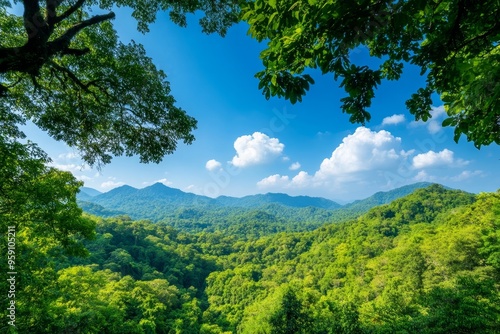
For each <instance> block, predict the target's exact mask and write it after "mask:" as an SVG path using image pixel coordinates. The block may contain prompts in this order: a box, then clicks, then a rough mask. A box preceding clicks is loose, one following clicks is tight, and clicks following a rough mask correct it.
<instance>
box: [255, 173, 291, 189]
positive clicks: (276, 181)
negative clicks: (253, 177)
mask: <svg viewBox="0 0 500 334" xmlns="http://www.w3.org/2000/svg"><path fill="white" fill-rule="evenodd" d="M289 181H290V180H289V178H288V176H286V175H285V176H281V175H279V174H274V175H271V176H268V177H266V178H264V179H262V180H260V181H259V182H257V186H258V187H259V188H277V187H278V188H282V187H287V186H288V184H289Z"/></svg>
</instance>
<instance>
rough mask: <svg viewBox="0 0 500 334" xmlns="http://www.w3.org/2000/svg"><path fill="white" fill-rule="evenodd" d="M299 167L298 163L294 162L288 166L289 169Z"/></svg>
mask: <svg viewBox="0 0 500 334" xmlns="http://www.w3.org/2000/svg"><path fill="white" fill-rule="evenodd" d="M299 168H300V163H298V162H294V163H293V164H291V165H290V167H289V168H288V169H290V170H297V169H299Z"/></svg>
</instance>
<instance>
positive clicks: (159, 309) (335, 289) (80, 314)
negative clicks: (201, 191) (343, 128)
mask: <svg viewBox="0 0 500 334" xmlns="http://www.w3.org/2000/svg"><path fill="white" fill-rule="evenodd" d="M259 214H261V213H256V214H255V215H254V218H255V219H258V215H259ZM248 218H249V220H248V221H247V222H246V223H249V222H250V221H251V219H252V216H249V217H248ZM92 219H94V220H96V221H97V230H96V238H95V239H94V240H91V241H86V242H84V245H85V246H86V248H87V249H88V251H89V256H88V257H67V256H66V257H62V256H60V255H58V253H57V252H47V255H46V256H47V259H46V261H45V264H46V265H45V266H44V267H43V268H40V269H38V271H37V274H38V276H37V277H38V279H37V280H35V281H26V282H23V284H24V286H23V289H22V290H19V295H18V296H17V300H18V305H19V306H18V309H17V312H18V313H17V316H18V317H19V318H23V319H33V320H32V321H26V322H20V323H19V327H18V329H19V330H20V332H19V333H120V334H122V333H168V334H170V333H172V334H173V333H204V334H209V333H210V334H217V333H218V334H221V333H226V334H227V333H263V334H275V333H290V334H291V333H294V334H295V333H299V334H300V333H304V334H306V333H307V334H315V333H318V334H319V333H321V334H323V333H324V334H328V333H353V334H354V333H387V334H392V333H424V334H427V333H429V334H430V333H443V334H445V333H485V334H486V333H499V332H500V306H499V305H500V285H499V282H500V234H499V227H500V226H499V225H500V192H497V193H483V194H479V195H472V194H468V193H465V192H462V191H458V190H449V189H445V188H444V187H442V186H439V185H432V186H430V187H428V188H425V189H419V190H416V191H415V192H414V193H412V194H411V195H408V196H406V197H404V198H400V199H397V200H395V201H393V202H392V203H390V204H388V205H382V206H378V207H375V208H373V209H371V210H370V211H369V212H367V213H366V214H364V215H362V216H360V217H359V218H357V219H353V220H349V221H344V222H341V223H335V224H327V225H324V226H322V227H321V228H319V229H316V230H314V231H307V232H287V233H275V234H270V235H265V236H258V235H254V236H253V237H249V236H248V233H247V231H245V230H244V229H241V230H239V231H233V232H234V233H226V231H224V230H222V231H216V232H210V233H208V232H200V233H185V232H182V231H179V230H178V229H175V228H173V227H171V226H168V225H167V224H166V223H162V222H157V223H152V222H149V221H144V220H143V221H133V220H131V219H130V218H126V217H116V218H98V217H94V218H92ZM266 219H268V220H272V218H271V217H267V218H266ZM275 223H276V226H278V223H279V221H276V222H275ZM283 223H286V221H283ZM241 226H244V225H241ZM249 226H251V225H249ZM33 270H36V268H34V269H33ZM2 284H3V285H5V283H2ZM3 285H2V287H3ZM34 292H36V293H34ZM42 301H43V302H42ZM3 312H5V311H3Z"/></svg>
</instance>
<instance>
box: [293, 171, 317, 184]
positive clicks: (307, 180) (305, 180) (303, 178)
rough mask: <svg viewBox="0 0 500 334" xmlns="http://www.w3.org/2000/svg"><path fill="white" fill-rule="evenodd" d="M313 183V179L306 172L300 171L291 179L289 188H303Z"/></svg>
mask: <svg viewBox="0 0 500 334" xmlns="http://www.w3.org/2000/svg"><path fill="white" fill-rule="evenodd" d="M313 182H314V179H313V177H312V176H311V175H309V174H308V173H307V172H304V171H300V172H299V173H298V174H297V175H295V176H294V177H293V179H292V182H291V186H294V187H297V188H305V187H308V186H310V185H312V183H313Z"/></svg>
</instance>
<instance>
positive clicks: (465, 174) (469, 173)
mask: <svg viewBox="0 0 500 334" xmlns="http://www.w3.org/2000/svg"><path fill="white" fill-rule="evenodd" d="M482 174H483V171H481V170H475V171H473V172H472V171H470V170H464V171H463V172H462V173H460V174H458V175H457V176H454V177H452V178H451V180H452V181H455V182H458V181H464V180H467V179H470V178H471V177H474V176H478V175H482Z"/></svg>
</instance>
